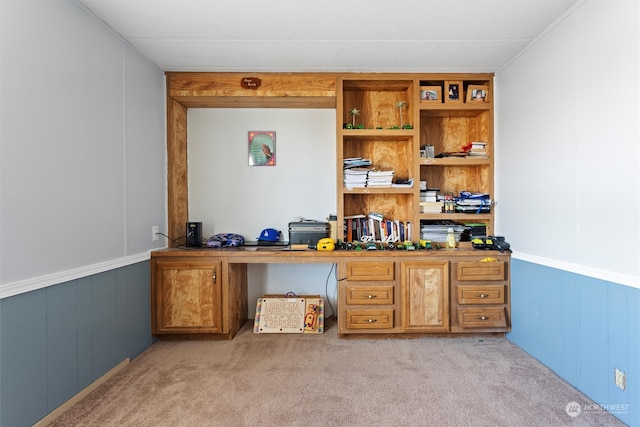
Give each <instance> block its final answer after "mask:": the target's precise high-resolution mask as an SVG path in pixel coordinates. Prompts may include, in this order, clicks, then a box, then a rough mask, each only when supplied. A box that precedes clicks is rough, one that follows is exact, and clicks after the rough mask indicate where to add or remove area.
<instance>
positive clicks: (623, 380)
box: [613, 368, 627, 391]
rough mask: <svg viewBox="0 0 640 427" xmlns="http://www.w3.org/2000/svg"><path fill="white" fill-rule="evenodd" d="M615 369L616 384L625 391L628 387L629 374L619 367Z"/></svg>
mask: <svg viewBox="0 0 640 427" xmlns="http://www.w3.org/2000/svg"><path fill="white" fill-rule="evenodd" d="M613 371H614V375H615V381H616V386H618V388H620V389H621V390H622V391H624V390H625V389H626V388H627V376H626V375H625V373H624V372H623V371H621V370H620V369H618V368H614V370H613Z"/></svg>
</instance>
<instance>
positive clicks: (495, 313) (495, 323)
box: [458, 307, 507, 328]
mask: <svg viewBox="0 0 640 427" xmlns="http://www.w3.org/2000/svg"><path fill="white" fill-rule="evenodd" d="M458 324H459V325H460V327H462V328H506V327H507V318H506V316H505V308H504V307H482V308H467V307H458Z"/></svg>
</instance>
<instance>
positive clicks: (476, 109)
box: [418, 74, 494, 235]
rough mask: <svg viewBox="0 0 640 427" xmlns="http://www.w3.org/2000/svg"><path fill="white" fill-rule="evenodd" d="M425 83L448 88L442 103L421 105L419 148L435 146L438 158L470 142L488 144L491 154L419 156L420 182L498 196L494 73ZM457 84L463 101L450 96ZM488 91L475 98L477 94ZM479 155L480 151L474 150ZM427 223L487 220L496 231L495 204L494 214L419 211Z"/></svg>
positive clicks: (434, 77)
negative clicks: (494, 121) (495, 160)
mask: <svg viewBox="0 0 640 427" xmlns="http://www.w3.org/2000/svg"><path fill="white" fill-rule="evenodd" d="M420 85H421V86H422V87H425V86H427V87H430V86H431V87H439V88H442V90H443V97H442V98H443V99H442V100H441V101H440V102H431V101H429V102H420V103H419V113H418V114H419V120H418V123H419V124H418V129H419V139H420V147H425V146H432V147H433V151H434V154H435V155H436V156H438V155H442V154H443V153H459V152H461V151H462V147H464V146H466V145H467V144H469V143H470V142H473V141H477V142H485V143H486V146H485V152H486V155H485V156H482V155H469V156H466V157H455V156H450V157H440V158H420V161H419V163H420V172H419V175H420V180H422V181H425V182H426V184H427V187H428V188H438V189H440V192H441V193H442V194H452V195H453V196H454V197H458V196H459V195H460V192H462V191H469V192H473V193H487V194H489V195H490V196H491V197H493V189H494V185H493V168H494V166H493V147H494V143H493V102H492V98H493V96H492V95H493V75H491V74H454V75H447V74H444V75H430V76H425V77H424V78H421V80H420ZM451 85H457V86H458V99H457V100H451V99H449V91H448V90H447V89H448V88H450V87H451ZM479 90H481V91H484V94H485V96H484V97H483V98H481V99H478V100H476V99H475V98H474V97H473V94H474V93H475V92H477V91H479ZM474 154H477V153H474ZM420 220H422V221H427V220H430V221H442V220H450V221H455V222H458V223H463V224H464V223H470V222H473V223H484V224H485V225H486V228H487V235H492V234H494V216H493V208H491V209H490V211H489V212H478V213H465V212H460V211H459V210H457V209H456V211H455V212H454V213H420Z"/></svg>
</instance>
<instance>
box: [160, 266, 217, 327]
mask: <svg viewBox="0 0 640 427" xmlns="http://www.w3.org/2000/svg"><path fill="white" fill-rule="evenodd" d="M154 270H155V280H154V282H155V287H154V288H155V289H154V290H155V292H154V294H153V299H154V302H155V304H154V308H155V310H154V313H153V320H154V322H153V333H154V334H162V333H187V332H191V333H194V332H197V333H203V332H208V333H220V332H222V292H221V286H220V283H221V281H222V277H221V276H222V275H221V272H222V268H221V263H220V262H215V261H211V260H180V261H169V260H163V261H157V262H156V263H155V267H154Z"/></svg>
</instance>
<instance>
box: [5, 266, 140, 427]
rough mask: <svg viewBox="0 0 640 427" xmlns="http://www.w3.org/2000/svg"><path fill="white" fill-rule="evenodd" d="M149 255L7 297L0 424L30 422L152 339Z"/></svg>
mask: <svg viewBox="0 0 640 427" xmlns="http://www.w3.org/2000/svg"><path fill="white" fill-rule="evenodd" d="M149 281H150V274H149V262H148V261H145V262H140V263H136V264H133V265H129V266H126V267H122V268H118V269H115V270H111V271H107V272H104V273H100V274H96V275H93V276H89V277H84V278H81V279H78V280H72V281H69V282H66V283H62V284H59V285H54V286H49V287H47V288H44V289H39V290H36V291H33V292H28V293H24V294H20V295H16V296H13V297H9V298H5V299H2V300H0V425H1V426H9V427H18V426H30V425H33V424H34V423H35V422H37V421H38V420H40V419H41V418H43V417H44V416H46V415H47V414H48V413H50V412H51V411H53V410H54V409H56V408H57V407H58V406H60V405H61V404H62V403H64V402H65V401H67V400H68V399H69V398H71V397H73V396H74V395H75V394H77V393H78V392H80V391H81V390H82V389H83V388H85V387H86V386H88V385H89V384H91V383H92V382H93V381H95V380H96V379H98V378H99V377H100V376H102V375H104V374H105V373H106V372H108V371H109V370H110V369H112V368H113V367H115V366H116V365H118V364H119V363H120V362H122V361H123V360H125V359H126V358H134V357H135V356H137V355H139V354H140V353H142V352H143V351H144V350H146V349H147V348H148V347H149V346H150V345H151V343H152V337H151V314H150V307H151V303H150V286H149Z"/></svg>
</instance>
